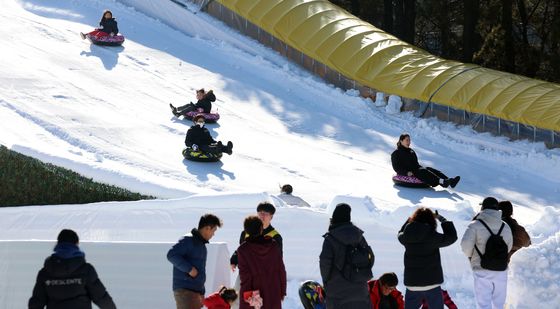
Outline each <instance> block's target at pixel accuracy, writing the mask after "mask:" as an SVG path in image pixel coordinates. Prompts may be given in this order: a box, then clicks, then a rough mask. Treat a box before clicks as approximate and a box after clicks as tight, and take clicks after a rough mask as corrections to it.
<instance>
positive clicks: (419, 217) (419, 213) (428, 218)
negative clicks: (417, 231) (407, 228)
mask: <svg viewBox="0 0 560 309" xmlns="http://www.w3.org/2000/svg"><path fill="white" fill-rule="evenodd" d="M410 222H419V223H426V224H427V225H429V226H431V227H432V228H433V229H434V230H435V229H436V227H437V225H436V218H435V216H434V213H433V212H432V210H431V209H430V208H426V207H420V208H418V209H416V211H415V212H414V213H413V214H412V216H410V218H409V219H408V223H410Z"/></svg>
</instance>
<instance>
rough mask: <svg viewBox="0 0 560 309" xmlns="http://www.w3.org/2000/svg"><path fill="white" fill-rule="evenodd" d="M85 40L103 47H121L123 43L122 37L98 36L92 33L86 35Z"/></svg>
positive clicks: (118, 35)
mask: <svg viewBox="0 0 560 309" xmlns="http://www.w3.org/2000/svg"><path fill="white" fill-rule="evenodd" d="M86 38H87V39H88V40H89V41H90V42H91V43H92V44H95V45H103V46H121V45H122V43H124V36H122V35H120V34H117V35H113V36H110V35H107V34H103V35H99V34H96V33H95V31H94V32H90V33H88V34H86Z"/></svg>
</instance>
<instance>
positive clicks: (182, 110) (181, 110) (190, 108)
mask: <svg viewBox="0 0 560 309" xmlns="http://www.w3.org/2000/svg"><path fill="white" fill-rule="evenodd" d="M195 109H196V107H195V106H194V104H193V103H189V104H187V105H183V106H179V107H177V112H178V113H179V114H183V115H184V114H186V113H188V112H192V111H194V110H195Z"/></svg>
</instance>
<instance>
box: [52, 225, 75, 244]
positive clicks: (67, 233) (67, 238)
mask: <svg viewBox="0 0 560 309" xmlns="http://www.w3.org/2000/svg"><path fill="white" fill-rule="evenodd" d="M57 241H58V242H68V243H71V244H77V243H78V242H79V241H80V238H78V234H76V232H74V231H72V230H67V229H64V230H62V231H60V233H59V234H58V238H57Z"/></svg>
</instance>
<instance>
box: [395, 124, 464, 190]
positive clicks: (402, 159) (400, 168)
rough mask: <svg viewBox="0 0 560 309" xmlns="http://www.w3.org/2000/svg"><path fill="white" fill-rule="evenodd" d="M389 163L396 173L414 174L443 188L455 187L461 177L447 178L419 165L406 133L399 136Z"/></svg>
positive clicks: (434, 170)
mask: <svg viewBox="0 0 560 309" xmlns="http://www.w3.org/2000/svg"><path fill="white" fill-rule="evenodd" d="M391 163H392V164H393V170H395V172H396V173H397V174H398V175H401V176H414V177H416V178H418V179H420V180H421V181H422V182H424V183H426V184H429V185H430V186H432V187H436V186H438V185H440V186H442V187H444V188H447V187H448V186H451V188H455V186H456V185H457V183H458V182H459V180H460V179H461V177H460V176H455V177H453V178H449V177H447V176H446V175H445V174H444V173H442V172H441V171H438V170H436V169H435V168H433V167H423V166H422V165H420V164H419V163H418V157H417V156H416V152H414V150H412V148H410V135H409V134H407V133H403V134H401V136H400V137H399V141H398V142H397V149H396V150H395V151H393V153H392V154H391Z"/></svg>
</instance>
